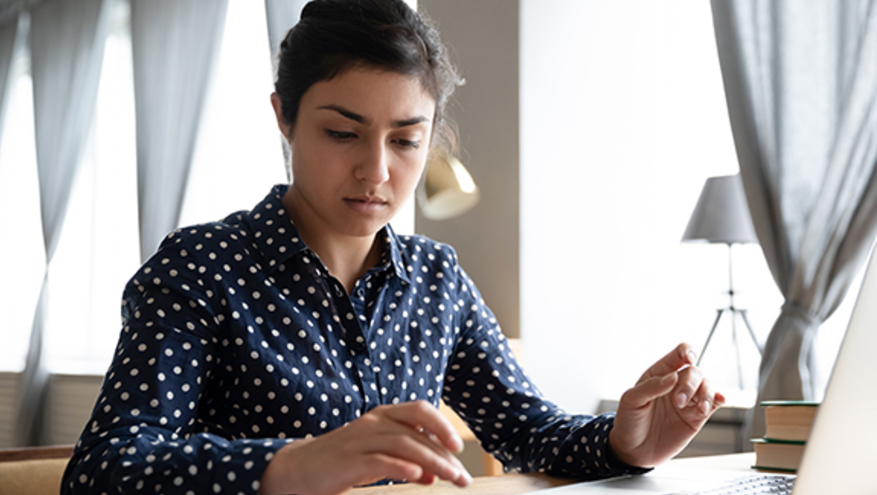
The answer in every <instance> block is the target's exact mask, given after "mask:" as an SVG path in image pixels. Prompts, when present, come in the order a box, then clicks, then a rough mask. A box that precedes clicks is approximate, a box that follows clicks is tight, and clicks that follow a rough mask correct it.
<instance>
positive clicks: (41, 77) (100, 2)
mask: <svg viewBox="0 0 877 495" xmlns="http://www.w3.org/2000/svg"><path fill="white" fill-rule="evenodd" d="M30 15H31V25H30V47H31V70H32V74H33V93H34V120H35V126H36V148H37V150H36V151H37V170H38V174H39V185H40V207H41V209H42V210H41V213H42V222H43V242H44V244H45V251H46V271H45V274H44V277H43V286H42V290H41V291H40V298H39V302H38V303H37V310H36V314H35V316H34V324H33V329H32V330H31V336H30V347H29V348H28V353H27V358H26V364H25V370H24V376H23V384H22V387H23V388H22V390H23V393H22V401H21V409H20V412H19V420H18V421H19V428H18V430H17V431H18V434H19V435H20V443H21V444H22V445H31V444H38V443H39V442H40V436H41V432H42V424H41V423H42V422H41V418H42V417H43V407H42V404H43V402H44V397H45V387H46V384H47V381H48V373H47V371H46V369H45V367H44V363H43V332H44V326H45V318H46V314H47V313H46V311H47V306H48V297H49V294H48V276H49V268H50V266H51V263H52V257H53V256H54V254H55V250H56V249H57V247H58V240H59V239H60V237H61V227H62V226H63V224H64V217H65V215H66V213H67V204H68V200H69V198H70V191H71V189H72V184H73V181H74V179H75V176H76V172H77V169H78V167H79V163H80V158H81V155H82V150H83V149H84V145H85V139H86V137H87V134H88V130H89V128H90V125H91V118H92V115H93V113H94V107H95V100H96V98H97V87H98V81H99V78H100V69H101V63H102V62H103V53H104V44H105V41H106V35H107V20H108V6H107V5H106V2H105V1H104V0H47V1H44V2H42V3H40V4H38V5H37V6H36V7H35V8H34V9H33V10H32V11H31V13H30Z"/></svg>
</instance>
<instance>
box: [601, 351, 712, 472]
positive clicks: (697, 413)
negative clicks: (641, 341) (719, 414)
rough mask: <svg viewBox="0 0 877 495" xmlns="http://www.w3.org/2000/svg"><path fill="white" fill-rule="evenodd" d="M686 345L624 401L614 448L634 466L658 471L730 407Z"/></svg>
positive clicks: (648, 374)
mask: <svg viewBox="0 0 877 495" xmlns="http://www.w3.org/2000/svg"><path fill="white" fill-rule="evenodd" d="M696 361H697V357H696V355H695V353H694V351H693V350H692V349H691V346H689V345H688V344H680V345H679V346H678V347H676V349H674V350H673V352H671V353H669V354H667V355H666V356H664V357H663V358H661V360H659V361H658V362H657V363H655V364H654V365H653V366H652V367H651V368H649V369H648V370H647V371H646V372H645V373H644V374H643V375H642V377H640V379H639V381H638V382H637V384H636V385H635V386H634V387H633V388H631V389H630V390H628V391H627V392H625V393H624V395H622V396H621V400H620V401H619V403H618V411H617V413H616V415H615V425H614V426H613V428H612V430H611V431H610V432H609V447H610V448H611V449H612V452H613V453H614V454H615V456H616V457H617V458H618V459H619V460H621V461H623V462H625V463H627V464H630V465H632V466H639V467H653V466H655V465H658V464H660V463H662V462H664V461H667V460H669V459H670V458H671V457H673V456H674V455H676V454H677V453H679V452H680V451H681V450H682V449H683V448H685V446H686V445H688V442H690V441H691V439H692V438H694V435H696V434H697V432H698V431H700V429H701V427H703V425H704V423H706V421H707V419H709V417H710V415H712V413H713V412H715V411H716V409H718V408H719V407H720V406H721V405H722V404H724V403H725V397H724V396H723V395H722V394H720V393H718V392H716V391H715V390H713V388H712V386H711V385H710V383H709V381H708V380H707V379H706V378H704V376H703V373H701V371H700V370H699V369H698V368H697V367H696V366H695V365H694V363H695V362H696Z"/></svg>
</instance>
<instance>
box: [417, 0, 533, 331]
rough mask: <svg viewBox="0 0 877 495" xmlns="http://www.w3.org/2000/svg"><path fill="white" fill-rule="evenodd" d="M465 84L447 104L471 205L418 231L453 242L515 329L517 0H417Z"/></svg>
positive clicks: (420, 224)
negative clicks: (476, 194) (476, 198)
mask: <svg viewBox="0 0 877 495" xmlns="http://www.w3.org/2000/svg"><path fill="white" fill-rule="evenodd" d="M419 9H420V10H421V11H425V12H426V13H427V14H428V15H429V17H430V18H432V19H433V20H434V21H435V22H436V23H437V24H438V27H439V30H440V31H441V35H442V39H443V40H444V41H445V43H446V44H447V45H448V46H449V47H450V50H451V55H452V60H453V61H454V62H455V63H456V64H457V65H458V66H459V67H460V69H461V71H462V75H463V77H465V79H466V84H465V85H464V86H462V87H461V88H459V89H458V90H457V93H455V97H454V101H452V102H451V104H450V105H449V107H450V110H451V112H452V114H453V116H454V117H455V118H456V121H457V124H458V127H459V130H460V144H461V148H462V150H463V153H462V157H461V158H462V161H463V163H464V164H465V165H466V167H467V168H468V169H469V172H470V173H471V174H472V177H473V179H474V180H475V183H476V184H477V185H478V187H479V189H480V191H481V201H480V202H479V204H478V205H477V206H476V207H475V208H474V209H473V210H471V211H470V212H468V213H466V214H464V215H462V216H460V217H458V218H455V219H451V220H444V221H431V220H429V219H426V218H424V217H423V215H421V214H420V213H419V212H418V214H417V217H416V220H415V225H416V230H417V232H418V233H420V234H424V235H427V236H429V237H432V238H434V239H437V240H440V241H442V242H447V243H449V244H451V245H452V246H454V248H455V249H456V250H457V253H458V254H459V257H460V262H461V263H462V265H463V267H464V268H465V269H466V271H467V273H469V275H470V276H471V277H472V279H473V280H474V281H475V284H476V285H477V286H478V288H479V289H480V290H481V293H482V296H483V297H484V299H485V301H487V303H488V304H489V305H490V307H491V309H492V310H493V311H494V313H496V316H497V319H498V320H499V322H500V324H501V325H502V327H503V331H504V332H505V334H506V335H507V336H510V337H517V336H519V335H520V330H519V327H520V323H519V293H520V282H519V268H518V267H519V243H518V237H519V233H518V229H519V227H518V224H519V217H518V210H519V201H518V191H519V182H518V177H519V173H518V162H519V158H518V154H519V144H518V132H519V131H518V129H519V125H518V1H517V0H419Z"/></svg>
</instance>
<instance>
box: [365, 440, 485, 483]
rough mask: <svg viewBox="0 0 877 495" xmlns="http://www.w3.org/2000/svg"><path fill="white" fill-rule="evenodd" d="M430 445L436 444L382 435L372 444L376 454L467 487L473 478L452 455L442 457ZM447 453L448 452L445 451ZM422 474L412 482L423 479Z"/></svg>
mask: <svg viewBox="0 0 877 495" xmlns="http://www.w3.org/2000/svg"><path fill="white" fill-rule="evenodd" d="M429 444H433V445H435V442H431V441H429V440H426V441H424V440H422V439H419V438H416V437H414V436H412V435H408V434H398V435H381V436H380V437H378V438H375V439H374V441H373V442H372V450H373V452H375V453H380V454H384V455H388V456H391V457H394V458H397V459H401V460H403V461H407V462H410V463H413V464H416V465H418V466H420V468H421V469H422V470H423V473H431V474H434V475H435V476H437V477H439V478H441V479H443V480H448V481H452V482H454V483H455V484H458V485H460V486H466V485H468V484H469V482H471V480H472V477H471V476H470V475H469V473H468V472H467V471H466V469H465V468H464V467H463V465H462V464H461V463H460V461H459V460H458V459H457V458H456V457H454V456H453V455H452V454H449V453H448V454H447V455H442V453H440V452H437V451H436V450H434V449H433V447H432V446H431V445H429ZM444 452H445V453H447V450H445V451H444ZM423 476H424V475H423V474H421V475H420V476H417V477H415V478H408V479H411V480H418V479H421V478H422V477H423Z"/></svg>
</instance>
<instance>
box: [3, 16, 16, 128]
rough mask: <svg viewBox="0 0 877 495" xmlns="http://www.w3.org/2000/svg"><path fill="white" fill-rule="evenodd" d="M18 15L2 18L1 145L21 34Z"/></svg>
mask: <svg viewBox="0 0 877 495" xmlns="http://www.w3.org/2000/svg"><path fill="white" fill-rule="evenodd" d="M18 25H19V16H18V14H14V15H10V16H8V17H5V18H4V17H0V145H2V139H3V126H4V123H5V122H6V102H7V101H8V99H9V98H8V95H7V93H8V92H9V83H10V82H12V81H10V79H9V74H10V69H11V68H12V59H13V58H14V57H15V52H16V45H17V43H16V41H17V40H18V32H19V28H18Z"/></svg>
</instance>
